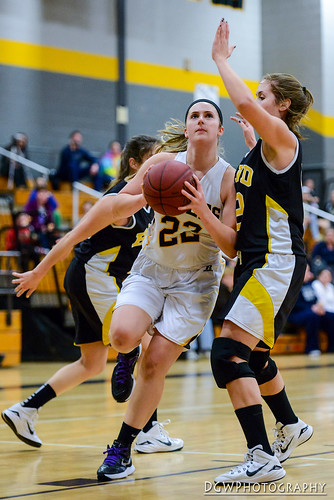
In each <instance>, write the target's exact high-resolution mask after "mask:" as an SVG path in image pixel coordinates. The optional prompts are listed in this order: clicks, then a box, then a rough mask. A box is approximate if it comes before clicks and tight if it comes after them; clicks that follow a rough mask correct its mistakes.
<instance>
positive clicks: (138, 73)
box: [126, 61, 258, 97]
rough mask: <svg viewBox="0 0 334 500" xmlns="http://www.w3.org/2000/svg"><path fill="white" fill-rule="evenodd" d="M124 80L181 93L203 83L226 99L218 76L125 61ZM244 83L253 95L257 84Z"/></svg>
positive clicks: (226, 95) (225, 93)
mask: <svg viewBox="0 0 334 500" xmlns="http://www.w3.org/2000/svg"><path fill="white" fill-rule="evenodd" d="M126 79H127V82H128V83H131V84H134V85H145V86H149V87H159V88H165V89H171V90H179V91H183V92H193V91H194V90H195V86H196V84H197V83H205V84H207V85H216V86H217V87H219V95H220V96H221V97H228V94H227V92H226V89H225V87H224V85H223V84H222V80H221V78H220V76H219V75H218V74H217V75H213V74H212V73H201V72H197V71H190V70H186V69H181V68H172V67H169V66H160V65H157V64H149V63H145V62H139V61H127V64H126ZM246 83H247V85H249V87H250V88H251V90H252V91H253V92H254V94H255V91H256V88H257V85H258V84H257V82H251V81H247V82H246Z"/></svg>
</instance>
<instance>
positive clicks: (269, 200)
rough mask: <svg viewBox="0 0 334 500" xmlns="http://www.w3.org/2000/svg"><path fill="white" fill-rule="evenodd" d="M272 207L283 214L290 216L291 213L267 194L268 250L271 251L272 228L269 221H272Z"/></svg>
mask: <svg viewBox="0 0 334 500" xmlns="http://www.w3.org/2000/svg"><path fill="white" fill-rule="evenodd" d="M270 208H272V209H274V210H277V211H278V212H281V213H282V214H285V215H286V216H287V217H289V214H288V212H287V211H286V210H284V208H282V207H281V205H279V204H278V203H277V202H276V201H275V200H273V199H272V198H270V196H268V195H266V212H267V220H266V225H267V236H268V252H269V253H270V252H271V236H270V230H269V221H270V214H269V210H270Z"/></svg>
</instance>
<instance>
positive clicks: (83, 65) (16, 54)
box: [0, 39, 334, 138]
mask: <svg viewBox="0 0 334 500" xmlns="http://www.w3.org/2000/svg"><path fill="white" fill-rule="evenodd" d="M0 64H4V65H10V66H18V67H23V68H29V69H34V70H39V71H50V72H55V73H64V74H69V75H75V76H81V77H85V78H95V79H100V80H101V79H102V80H110V81H117V79H118V68H117V58H116V57H108V56H103V55H99V54H90V53H86V52H79V51H75V50H69V49H63V48H59V47H47V46H43V45H37V44H32V43H25V42H18V41H13V40H5V39H0ZM126 80H127V82H128V83H129V84H133V85H143V86H150V87H155V88H165V89H171V90H176V91H181V92H193V91H194V89H195V86H196V84H197V83H205V84H207V85H216V86H217V87H218V88H219V95H220V97H223V98H228V94H227V92H226V89H225V87H224V85H223V84H222V81H221V78H220V76H219V75H218V74H212V73H202V72H197V71H191V70H186V69H182V68H173V67H169V66H162V65H157V64H151V63H146V62H140V61H130V60H128V61H127V62H126ZM245 83H246V84H247V85H248V86H249V87H250V89H251V90H252V92H253V94H254V95H255V92H256V88H257V85H258V82H255V81H249V80H248V81H247V80H245ZM303 124H304V125H305V126H306V127H307V128H309V129H310V130H312V131H314V132H316V133H318V134H320V135H323V136H325V137H331V138H334V117H332V116H326V115H323V114H321V113H320V112H319V111H317V110H315V109H311V110H310V111H309V113H308V115H307V118H306V119H305V120H303Z"/></svg>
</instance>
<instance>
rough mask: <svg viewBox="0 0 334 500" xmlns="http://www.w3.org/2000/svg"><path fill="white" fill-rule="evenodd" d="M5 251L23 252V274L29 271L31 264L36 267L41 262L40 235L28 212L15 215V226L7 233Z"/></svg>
mask: <svg viewBox="0 0 334 500" xmlns="http://www.w3.org/2000/svg"><path fill="white" fill-rule="evenodd" d="M5 250H17V251H19V252H21V268H22V271H23V272H26V271H29V269H30V267H29V263H30V261H32V262H33V265H34V267H35V266H37V264H38V263H39V260H40V251H39V248H38V235H37V233H36V231H35V229H34V227H33V226H32V224H31V216H30V215H29V214H28V213H27V212H17V213H16V214H14V225H13V227H12V228H10V229H8V231H7V233H6V241H5Z"/></svg>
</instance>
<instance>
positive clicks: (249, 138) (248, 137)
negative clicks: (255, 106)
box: [230, 111, 256, 149]
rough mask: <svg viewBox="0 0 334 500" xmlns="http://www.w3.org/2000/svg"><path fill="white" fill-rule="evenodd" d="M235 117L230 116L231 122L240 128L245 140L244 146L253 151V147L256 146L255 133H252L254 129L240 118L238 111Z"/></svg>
mask: <svg viewBox="0 0 334 500" xmlns="http://www.w3.org/2000/svg"><path fill="white" fill-rule="evenodd" d="M235 114H236V116H231V117H230V118H231V120H232V121H234V122H236V123H237V124H238V125H239V127H240V128H241V130H242V133H243V134H244V138H245V143H246V146H247V147H248V148H249V149H253V147H254V146H255V144H256V137H255V132H254V128H253V127H252V125H251V124H250V123H249V122H248V121H247V120H246V119H245V118H244V117H243V116H242V114H241V113H239V111H237V112H236V113H235Z"/></svg>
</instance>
